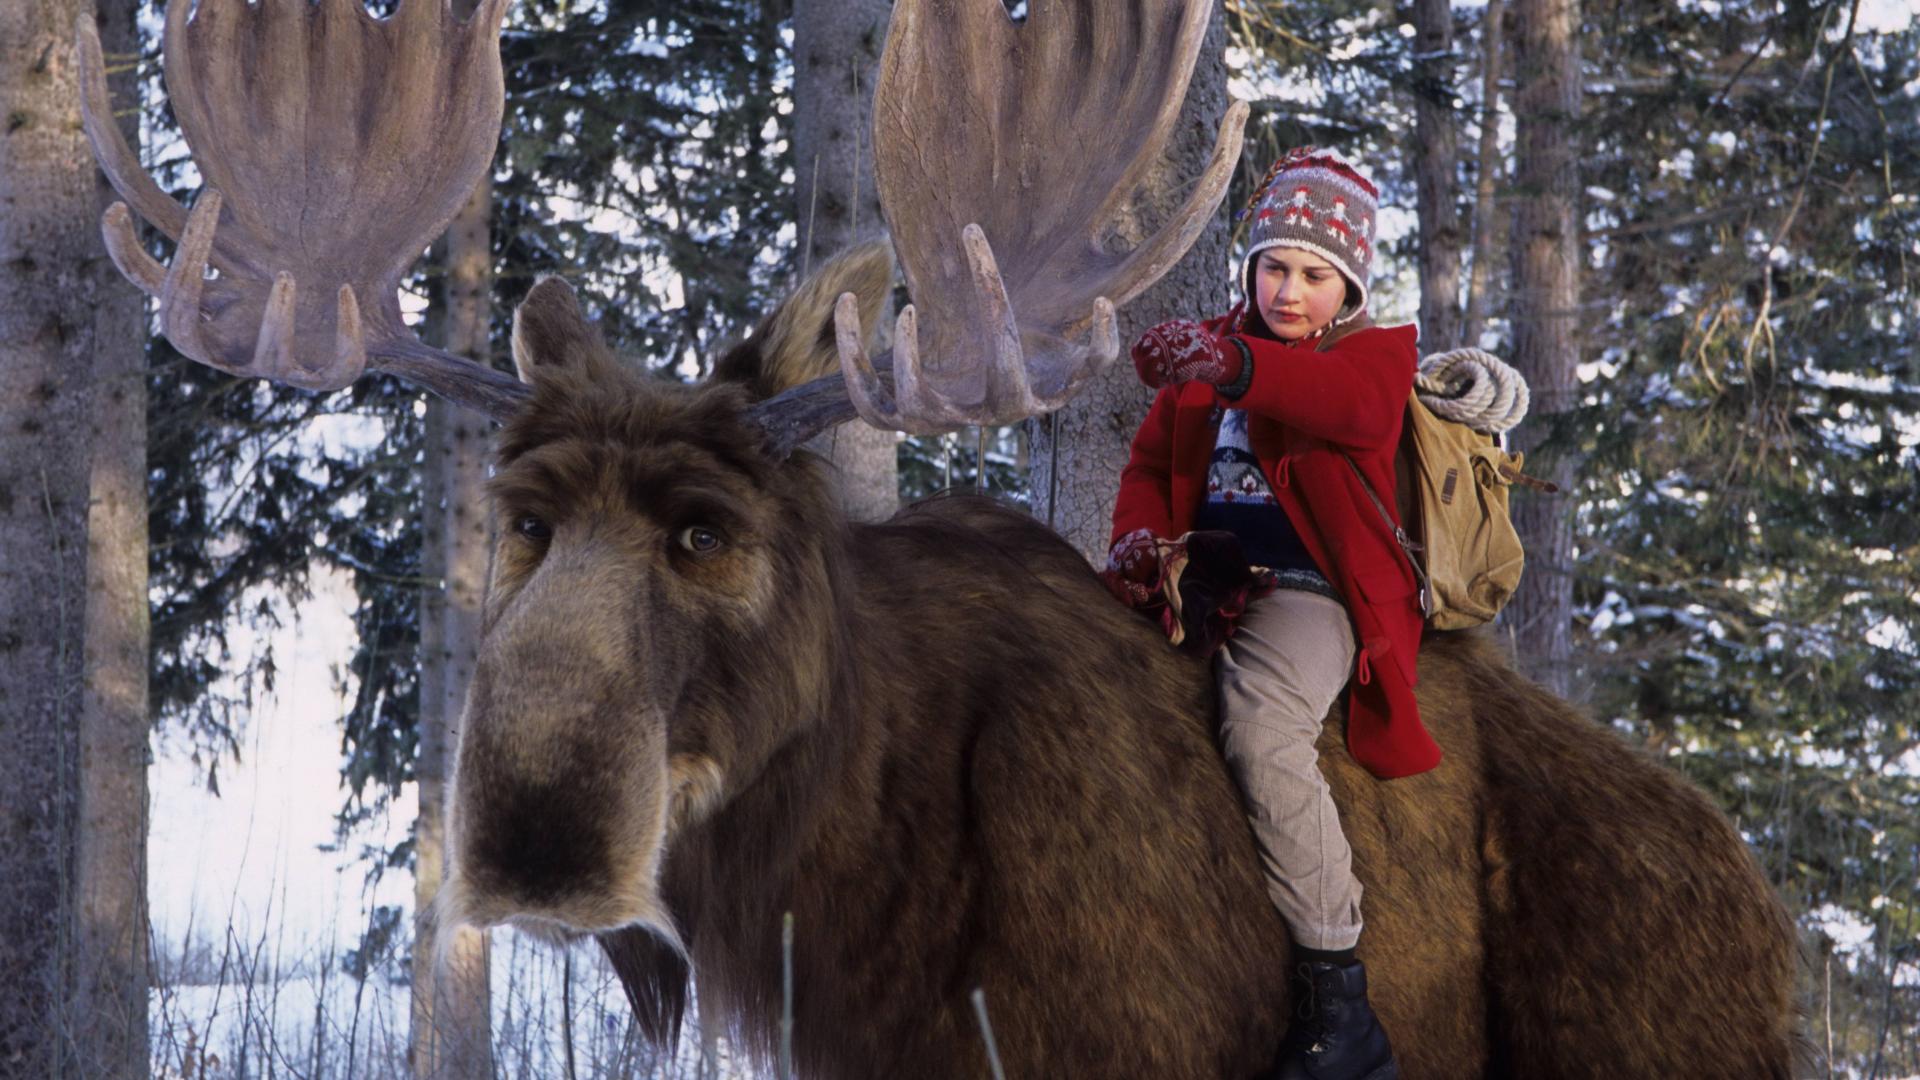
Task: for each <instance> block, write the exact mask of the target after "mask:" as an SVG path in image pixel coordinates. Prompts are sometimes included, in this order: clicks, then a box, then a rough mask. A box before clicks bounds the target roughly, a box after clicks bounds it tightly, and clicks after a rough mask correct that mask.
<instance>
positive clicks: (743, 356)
mask: <svg viewBox="0 0 1920 1080" xmlns="http://www.w3.org/2000/svg"><path fill="white" fill-rule="evenodd" d="M849 292H850V293H852V294H854V296H856V297H858V298H859V301H860V326H861V327H862V329H863V330H865V332H866V334H867V337H868V340H867V345H868V347H869V348H871V347H872V345H873V340H872V338H873V331H874V329H875V328H876V327H877V326H878V325H879V323H880V320H881V319H882V318H883V317H884V316H885V314H886V307H887V300H888V298H889V297H890V296H891V295H892V292H893V246H892V245H891V244H889V243H887V242H886V241H883V240H876V241H872V242H869V243H865V244H859V245H856V246H854V247H851V248H848V249H847V250H845V251H843V252H841V253H840V254H838V255H836V256H834V257H833V259H832V260H830V261H829V262H828V263H827V264H826V265H825V266H822V267H821V268H820V269H819V270H817V271H815V272H814V273H813V276H811V277H809V278H807V280H806V281H804V282H802V283H801V284H800V287H799V288H798V289H796V290H794V292H793V295H791V296H789V297H787V299H786V300H785V301H783V302H782V303H781V304H780V306H779V307H777V308H775V309H774V310H773V313H772V314H770V315H768V316H767V317H766V318H764V319H762V320H760V325H759V326H757V327H755V328H754V331H753V335H752V336H751V337H749V338H747V340H745V341H743V342H741V343H740V344H738V345H735V346H734V347H733V348H732V349H730V350H728V351H727V354H726V355H725V356H723V357H721V358H720V361H719V362H718V363H716V364H714V365H713V378H714V379H715V380H716V381H731V382H737V383H741V384H743V385H744V386H746V387H747V389H748V390H749V391H750V392H751V393H752V394H753V396H754V397H756V398H762V399H764V398H770V397H772V396H774V395H775V394H778V393H780V392H781V391H783V390H789V389H791V388H793V387H795V386H799V385H801V384H802V383H807V382H812V381H813V380H814V379H818V378H820V377H821V376H823V375H830V374H832V373H833V372H835V371H838V370H839V368H840V353H839V349H838V348H837V347H836V346H835V344H834V332H833V305H834V303H835V302H836V301H838V300H839V299H840V294H842V293H849Z"/></svg>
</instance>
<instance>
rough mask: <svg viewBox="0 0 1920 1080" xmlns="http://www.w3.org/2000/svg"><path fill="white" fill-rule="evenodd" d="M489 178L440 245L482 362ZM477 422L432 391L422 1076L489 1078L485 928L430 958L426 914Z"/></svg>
mask: <svg viewBox="0 0 1920 1080" xmlns="http://www.w3.org/2000/svg"><path fill="white" fill-rule="evenodd" d="M492 212H493V195H492V178H491V177H486V178H482V180H481V182H480V184H479V186H478V187H476V188H475V189H474V192H473V195H472V197H470V198H469V199H468V200H467V204H466V206H464V207H462V208H461V210H460V214H459V216H458V217H456V218H454V220H453V224H452V225H450V226H449V227H448V229H447V235H446V238H445V240H444V241H442V244H441V247H442V249H443V250H444V252H445V258H444V260H442V264H443V265H444V266H445V267H446V279H445V286H444V289H443V293H444V295H443V296H442V298H441V300H442V303H441V305H440V306H441V307H442V309H443V311H444V316H443V317H444V320H445V328H446V329H445V341H446V348H447V351H449V352H453V353H458V354H459V355H461V356H465V357H467V358H468V359H470V360H474V361H477V362H480V363H485V362H487V360H488V358H489V357H490V355H491V351H492V349H491V338H492V335H491V322H492V315H493V308H492V297H493V250H492V233H491V229H490V220H489V219H490V215H491V214H492ZM487 438H488V424H487V420H486V418H485V417H483V416H481V415H479V414H478V413H474V412H470V411H468V410H466V409H462V408H459V407H458V406H454V405H450V404H448V403H447V402H444V401H441V400H439V399H438V398H431V399H429V402H428V405H427V461H426V465H427V471H426V483H425V485H424V488H425V491H424V495H425V500H424V501H425V504H426V505H425V508H424V513H423V515H422V518H421V527H422V534H423V536H422V541H421V542H422V544H423V546H424V549H425V550H424V552H423V559H422V563H423V564H424V565H423V568H424V570H425V572H426V575H427V577H428V578H429V579H430V580H437V581H439V582H441V583H442V584H441V585H440V586H438V587H434V586H429V587H428V588H427V589H426V590H425V592H424V595H423V596H422V597H421V604H420V757H419V762H418V765H417V767H416V769H415V775H416V776H417V777H418V779H419V783H420V817H419V819H418V820H417V821H416V822H415V824H414V834H413V835H414V879H413V881H414V884H413V899H414V907H415V911H416V912H417V913H419V917H418V918H417V919H416V923H415V925H416V933H415V935H414V943H413V1045H412V1048H411V1054H412V1059H413V1075H414V1076H415V1077H417V1078H420V1080H426V1078H429V1077H431V1078H446V1080H464V1078H467V1077H488V1076H492V1075H493V1040H492V1024H491V1020H492V1017H491V1008H492V996H491V993H490V990H489V987H488V969H489V954H490V950H489V947H488V939H487V933H486V931H483V930H476V929H474V928H472V927H461V928H460V929H457V930H453V931H450V933H451V935H452V939H451V941H450V943H449V944H448V946H447V948H446V949H445V950H444V952H443V953H442V954H441V956H442V958H443V960H444V962H443V963H442V964H439V965H436V962H435V961H436V956H435V941H434V927H433V923H432V921H431V920H430V919H429V918H427V917H426V916H427V915H428V913H429V912H430V911H431V910H432V905H433V899H434V895H435V894H436V893H438V892H439V891H440V882H441V878H442V875H443V873H444V868H445V863H446V817H447V787H448V782H449V780H450V779H451V771H452V766H453V761H454V759H455V756H456V753H457V750H458V743H459V723H460V715H461V710H462V709H463V708H464V707H465V705H466V698H467V685H468V683H469V682H470V681H471V680H472V678H473V668H474V661H475V657H476V655H477V653H478V649H479V644H480V605H481V602H482V600H483V599H484V598H485V594H486V587H487V552H488V549H489V547H490V545H489V544H488V530H487V514H486V505H487V504H486V494H485V491H484V487H485V484H486V475H487Z"/></svg>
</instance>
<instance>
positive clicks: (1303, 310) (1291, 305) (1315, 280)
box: [1253, 247, 1347, 341]
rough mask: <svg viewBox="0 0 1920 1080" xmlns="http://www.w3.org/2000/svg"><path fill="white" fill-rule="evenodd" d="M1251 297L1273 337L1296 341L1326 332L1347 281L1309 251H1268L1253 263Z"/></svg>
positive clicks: (1338, 272) (1344, 291)
mask: <svg viewBox="0 0 1920 1080" xmlns="http://www.w3.org/2000/svg"><path fill="white" fill-rule="evenodd" d="M1253 295H1254V302H1255V303H1256V304H1258V305H1259V307H1260V316H1261V318H1263V319H1265V320H1266V321H1267V327H1268V329H1270V330H1272V331H1273V333H1274V336H1275V337H1278V338H1279V339H1280V340H1281V341H1299V340H1300V339H1301V338H1305V337H1311V336H1313V335H1314V334H1317V333H1319V332H1320V331H1322V330H1324V329H1326V328H1327V326H1328V324H1330V323H1332V322H1333V319H1334V316H1336V315H1338V314H1340V306H1341V305H1342V304H1344V303H1346V299H1347V279H1346V278H1344V277H1341V276H1340V271H1338V270H1335V269H1334V268H1333V264H1332V263H1330V262H1328V261H1327V260H1325V259H1323V258H1321V257H1320V256H1318V255H1315V254H1314V253H1313V252H1311V251H1304V250H1302V249H1300V248H1290V247H1270V248H1268V249H1266V250H1265V251H1262V252H1261V253H1260V258H1259V259H1258V260H1256V261H1255V263H1254V266H1253Z"/></svg>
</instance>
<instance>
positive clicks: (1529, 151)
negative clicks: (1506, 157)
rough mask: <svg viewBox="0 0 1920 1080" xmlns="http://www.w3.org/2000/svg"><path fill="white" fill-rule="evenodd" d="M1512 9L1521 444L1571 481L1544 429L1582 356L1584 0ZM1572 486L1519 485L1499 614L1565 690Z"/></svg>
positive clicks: (1537, 463) (1524, 662)
mask: <svg viewBox="0 0 1920 1080" xmlns="http://www.w3.org/2000/svg"><path fill="white" fill-rule="evenodd" d="M1513 13H1514V17H1515V27H1514V29H1515V32H1516V34H1515V48H1514V60H1515V70H1514V76H1515V80H1516V85H1515V96H1514V108H1513V111H1514V115H1515V116H1516V117H1517V119H1518V123H1519V126H1518V144H1517V147H1516V155H1515V160H1514V185H1515V188H1516V192H1517V194H1516V199H1515V202H1516V205H1515V213H1514V223H1513V298H1512V303H1513V363H1514V366H1515V367H1517V368H1518V369H1519V370H1520V373H1521V374H1522V375H1524V376H1526V379H1527V382H1528V384H1529V385H1530V386H1531V387H1532V390H1533V409H1532V413H1531V414H1530V415H1529V417H1528V419H1527V422H1526V423H1525V424H1523V425H1521V427H1520V428H1519V429H1517V430H1516V432H1515V438H1514V446H1515V448H1516V449H1520V450H1524V451H1527V452H1528V453H1529V455H1530V457H1531V460H1530V461H1529V462H1528V469H1527V471H1528V472H1531V473H1533V474H1535V475H1537V476H1542V477H1544V478H1546V479H1549V480H1552V481H1553V482H1555V483H1557V484H1559V485H1560V487H1561V489H1562V491H1565V490H1567V489H1569V488H1570V487H1571V485H1572V481H1573V471H1574V470H1573V466H1574V462H1573V458H1572V456H1571V452H1570V451H1568V450H1565V449H1562V448H1561V447H1559V446H1556V445H1554V444H1552V443H1549V442H1546V441H1545V440H1546V437H1547V435H1548V433H1549V432H1551V431H1552V428H1553V425H1554V423H1555V422H1556V419H1557V418H1558V417H1559V416H1560V414H1562V413H1564V412H1566V411H1567V410H1568V409H1570V408H1571V407H1572V406H1573V404H1574V400H1573V394H1574V367H1575V365H1576V363H1577V362H1578V359H1579V356H1578V349H1577V346H1576V344H1575V343H1576V341H1577V340H1578V329H1579V326H1578V321H1579V306H1578V301H1579V254H1580V253H1579V218H1578V217H1577V216H1576V209H1577V205H1578V200H1579V197H1580V179H1579V167H1578V161H1579V158H1578V146H1579V128H1578V124H1579V120H1580V81H1579V73H1580V64H1579V53H1578V51H1577V41H1576V39H1575V37H1574V34H1575V30H1576V29H1577V27H1578V26H1579V5H1578V3H1577V0H1518V2H1517V3H1515V5H1514V9H1513ZM1571 510H1572V505H1571V502H1570V500H1569V499H1568V497H1567V496H1566V495H1565V494H1561V495H1544V494H1541V493H1539V492H1532V491H1528V492H1522V493H1520V494H1519V495H1518V497H1516V498H1515V499H1514V510H1513V517H1514V525H1515V526H1516V527H1517V528H1518V530H1519V532H1520V540H1521V542H1522V543H1523V544H1524V545H1525V546H1526V551H1527V573H1526V576H1525V578H1523V579H1522V580H1521V582H1520V590H1519V592H1518V594H1517V595H1515V597H1514V598H1513V601H1512V603H1511V604H1510V605H1509V606H1508V607H1507V610H1506V611H1505V613H1504V614H1503V616H1502V624H1503V625H1504V627H1505V629H1506V632H1507V634H1508V635H1509V639H1510V640H1511V641H1512V642H1513V645H1514V650H1515V653H1516V655H1517V656H1518V657H1519V659H1520V662H1521V666H1522V668H1523V670H1525V671H1526V672H1527V673H1528V674H1529V675H1530V676H1532V677H1533V678H1534V679H1536V680H1538V681H1539V682H1541V683H1542V684H1544V685H1546V686H1548V687H1551V688H1552V689H1553V690H1554V691H1555V692H1557V693H1560V694H1562V695H1566V694H1568V692H1569V691H1570V690H1571V688H1572V686H1573V672H1572V661H1573V657H1572V618H1573V575H1572V557H1573V521H1572V516H1571Z"/></svg>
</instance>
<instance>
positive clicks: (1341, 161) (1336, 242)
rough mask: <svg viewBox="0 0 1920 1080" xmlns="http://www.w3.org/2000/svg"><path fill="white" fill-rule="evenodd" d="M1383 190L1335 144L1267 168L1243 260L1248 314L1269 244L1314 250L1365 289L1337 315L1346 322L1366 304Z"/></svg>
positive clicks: (1298, 152)
mask: <svg viewBox="0 0 1920 1080" xmlns="http://www.w3.org/2000/svg"><path fill="white" fill-rule="evenodd" d="M1379 205H1380V191H1379V189H1377V188H1375V187H1374V186H1373V184H1372V183H1371V182H1370V181H1368V180H1367V178H1366V177H1365V176H1362V175H1361V174H1360V170H1359V169H1357V168H1355V167H1354V166H1353V165H1352V163H1350V162H1348V161H1347V159H1346V158H1343V157H1341V156H1340V155H1339V154H1337V153H1335V152H1334V151H1332V150H1321V149H1318V148H1316V147H1312V146H1297V147H1295V148H1293V149H1292V150H1289V151H1287V152H1286V153H1285V154H1284V155H1282V156H1281V158H1280V160H1279V161H1276V162H1274V163H1273V167H1272V168H1271V169H1268V170H1267V178H1266V180H1265V181H1264V182H1263V183H1262V184H1261V185H1260V190H1259V191H1258V192H1257V193H1256V194H1255V195H1254V197H1253V201H1252V202H1250V203H1249V204H1248V207H1247V210H1248V212H1249V213H1251V214H1252V215H1253V228H1252V229H1251V230H1249V231H1248V233H1247V257H1246V260H1245V261H1244V262H1242V263H1241V264H1240V288H1241V289H1242V290H1243V292H1244V294H1245V296H1246V307H1245V311H1246V316H1247V317H1249V318H1251V317H1253V316H1255V315H1256V314H1257V312H1256V311H1255V304H1254V297H1253V266H1254V259H1255V258H1256V257H1258V256H1259V254H1260V253H1261V252H1262V251H1265V250H1266V249H1268V248H1270V247H1293V248H1301V249H1303V250H1306V251H1311V252H1313V253H1314V254H1315V255H1318V256H1320V257H1321V258H1323V259H1325V260H1327V261H1328V262H1330V263H1332V264H1333V265H1334V268H1335V269H1337V270H1339V271H1340V273H1341V275H1342V276H1343V277H1345V278H1346V279H1347V281H1348V283H1349V284H1351V285H1352V286H1353V287H1354V289H1355V290H1356V291H1357V292H1358V293H1359V294H1360V300H1359V302H1358V303H1350V304H1346V305H1344V306H1343V307H1341V309H1340V314H1339V316H1338V317H1336V318H1335V319H1334V321H1333V324H1334V325H1335V326H1338V325H1340V324H1341V323H1344V322H1347V321H1349V320H1351V319H1352V318H1354V316H1356V315H1359V314H1360V312H1362V311H1364V310H1365V309H1366V306H1367V299H1368V296H1369V293H1368V292H1367V278H1368V277H1369V275H1370V274H1371V273H1372V270H1373V218H1374V213H1375V211H1376V210H1378V209H1379Z"/></svg>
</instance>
